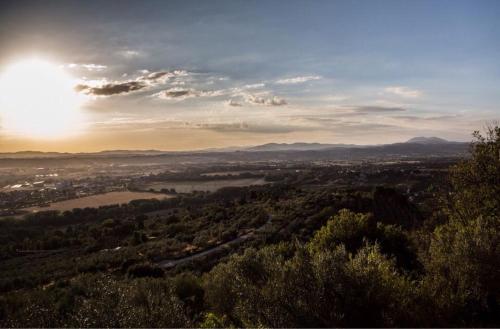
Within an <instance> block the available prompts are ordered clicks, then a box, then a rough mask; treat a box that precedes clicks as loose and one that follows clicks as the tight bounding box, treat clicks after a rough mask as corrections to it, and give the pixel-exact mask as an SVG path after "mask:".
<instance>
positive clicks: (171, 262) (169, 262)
mask: <svg viewBox="0 0 500 329" xmlns="http://www.w3.org/2000/svg"><path fill="white" fill-rule="evenodd" d="M267 216H268V219H267V221H266V223H265V224H264V225H262V226H261V227H259V228H258V229H256V230H255V231H254V232H250V233H248V234H244V235H241V236H239V237H237V238H235V239H233V240H230V241H227V242H224V243H223V244H220V245H218V246H215V247H212V248H209V249H206V250H203V251H200V252H197V253H195V254H192V255H189V256H186V257H182V258H177V259H165V260H162V261H160V262H158V263H157V265H158V267H161V268H165V269H169V268H173V267H175V266H177V265H181V264H185V263H188V262H190V261H192V260H195V259H198V258H202V257H205V256H208V255H212V254H215V253H217V252H220V251H223V250H227V249H230V248H231V246H232V245H236V244H239V243H241V242H244V241H246V240H248V239H250V238H252V237H253V236H254V235H255V232H258V231H262V230H263V229H265V228H266V226H269V225H271V221H272V216H271V215H270V214H268V215H267Z"/></svg>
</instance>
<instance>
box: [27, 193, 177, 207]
mask: <svg viewBox="0 0 500 329" xmlns="http://www.w3.org/2000/svg"><path fill="white" fill-rule="evenodd" d="M168 197H171V196H168V195H165V194H159V193H150V192H131V191H120V192H108V193H103V194H96V195H91V196H86V197H83V198H77V199H71V200H64V201H59V202H54V203H52V204H50V206H48V207H29V208H25V209H24V210H26V211H29V212H38V211H46V210H59V211H66V210H72V209H74V208H86V207H94V208H95V207H100V206H105V205H111V204H122V203H128V202H130V201H132V200H137V199H164V198H168Z"/></svg>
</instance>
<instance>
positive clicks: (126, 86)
mask: <svg viewBox="0 0 500 329" xmlns="http://www.w3.org/2000/svg"><path fill="white" fill-rule="evenodd" d="M146 86H147V85H146V84H145V83H143V82H140V81H126V82H121V83H107V84H104V85H102V86H99V87H92V86H89V85H84V84H80V85H77V86H76V87H75V90H76V91H78V92H84V93H86V94H88V95H95V96H111V95H117V94H124V93H129V92H132V91H136V90H141V89H143V88H145V87H146Z"/></svg>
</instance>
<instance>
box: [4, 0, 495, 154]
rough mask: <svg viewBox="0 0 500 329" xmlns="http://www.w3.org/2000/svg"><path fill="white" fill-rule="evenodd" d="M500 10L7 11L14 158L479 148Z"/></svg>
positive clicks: (222, 4)
mask: <svg viewBox="0 0 500 329" xmlns="http://www.w3.org/2000/svg"><path fill="white" fill-rule="evenodd" d="M498 17H500V2H499V1H496V0H491V1H486V0H484V1H481V0H479V1H465V0H443V1H399V0H394V1H382V0H381V1H358V0H350V1H347V0H346V1H340V0H337V1H235V0H231V1H74V0H68V1H33V2H32V1H14V0H12V1H2V2H1V3H0V152H8V151H20V150H43V151H72V152H77V151H97V150H103V149H161V150H186V149H201V148H211V147H226V146H236V145H256V144H261V143H267V142H299V141H300V142H324V143H356V144H376V143H391V142H399V141H404V140H406V139H409V138H411V137H414V136H439V137H443V138H447V139H452V140H469V139H470V133H471V131H472V130H475V129H481V128H482V127H483V126H484V125H485V123H487V122H488V121H493V120H499V119H500V92H499V91H500V90H499V88H500V65H499V64H500V60H499V58H500V39H499V36H500V20H498Z"/></svg>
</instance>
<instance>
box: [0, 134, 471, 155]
mask: <svg viewBox="0 0 500 329" xmlns="http://www.w3.org/2000/svg"><path fill="white" fill-rule="evenodd" d="M443 144H446V145H448V147H446V148H443V147H442V145H443ZM467 145H468V143H462V142H450V141H447V140H445V139H442V138H438V137H414V138H411V139H409V140H408V141H406V142H404V143H394V144H383V145H355V144H322V143H291V144H287V143H268V144H263V145H257V146H250V147H227V148H213V149H205V150H198V151H158V150H109V151H101V152H94V153H58V152H37V151H25V152H13V153H0V159H42V158H107V157H109V158H125V157H127V158H129V157H156V156H159V157H162V156H172V157H176V156H177V157H178V156H181V157H188V156H198V157H200V156H202V157H203V156H205V157H207V156H209V155H211V156H217V157H220V158H242V159H245V158H252V159H255V158H256V157H259V156H260V157H262V158H263V159H267V158H270V157H272V154H274V153H276V154H281V155H280V156H281V157H285V158H286V157H289V156H290V155H286V154H289V153H297V154H300V155H301V156H304V157H306V158H308V159H309V158H310V159H314V157H318V158H324V157H327V158H352V157H355V158H362V157H375V156H401V157H405V156H426V155H427V154H428V155H432V156H453V155H460V154H462V153H463V152H465V151H466V150H467ZM266 153H269V154H267V155H264V154H266ZM231 154H233V155H231ZM238 154H239V155H238ZM244 154H247V155H246V156H245V155H244ZM259 154H260V155H259ZM292 158H293V157H292Z"/></svg>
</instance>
